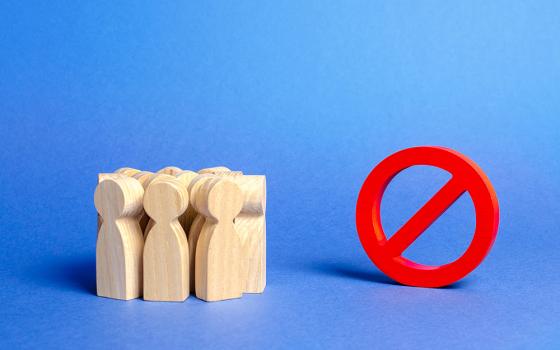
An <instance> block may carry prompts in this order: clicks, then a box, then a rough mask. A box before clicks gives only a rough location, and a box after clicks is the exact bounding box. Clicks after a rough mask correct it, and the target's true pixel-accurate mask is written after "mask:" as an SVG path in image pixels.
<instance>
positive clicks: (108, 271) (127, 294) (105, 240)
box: [94, 174, 144, 300]
mask: <svg viewBox="0 0 560 350" xmlns="http://www.w3.org/2000/svg"><path fill="white" fill-rule="evenodd" d="M102 178H103V180H102V181H101V182H100V183H99V185H97V188H96V190H95V195H94V202H95V208H96V209H97V212H98V213H99V214H100V215H101V217H102V218H103V223H102V224H101V228H100V230H99V234H98V237H97V245H96V279H97V295H99V296H103V297H108V298H115V299H123V300H129V299H134V298H138V297H140V296H141V294H142V250H143V246H144V240H143V237H142V231H141V230H140V225H139V224H138V220H137V217H138V214H139V213H140V211H141V210H142V197H143V195H144V189H143V188H142V185H141V184H140V183H139V182H138V181H137V180H136V179H133V178H131V177H128V176H126V175H115V174H113V175H111V176H107V177H102Z"/></svg>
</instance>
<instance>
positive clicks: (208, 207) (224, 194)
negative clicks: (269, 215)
mask: <svg viewBox="0 0 560 350" xmlns="http://www.w3.org/2000/svg"><path fill="white" fill-rule="evenodd" d="M197 185H198V186H201V187H200V188H199V189H198V191H196V192H195V194H194V195H195V196H196V198H195V199H194V201H191V203H192V204H193V206H194V207H195V209H196V211H197V212H199V213H201V214H202V215H204V216H206V217H207V218H208V219H211V220H213V221H224V222H227V221H233V219H234V218H235V217H236V216H237V214H239V212H240V211H241V207H242V206H243V195H242V194H241V191H240V190H239V186H237V185H236V184H235V183H234V182H232V181H229V180H227V179H224V178H219V177H208V178H206V179H203V180H201V183H200V184H198V183H197V184H195V186H197Z"/></svg>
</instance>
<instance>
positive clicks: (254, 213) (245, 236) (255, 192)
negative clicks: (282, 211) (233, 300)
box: [218, 172, 266, 293]
mask: <svg viewBox="0 0 560 350" xmlns="http://www.w3.org/2000/svg"><path fill="white" fill-rule="evenodd" d="M218 176H222V177H227V178H228V179H230V180H231V181H234V182H235V183H236V184H237V185H238V186H239V189H240V190H241V193H242V194H243V207H242V209H241V212H240V213H239V215H237V216H236V217H235V229H236V231H237V233H238V234H239V236H240V238H241V244H242V247H243V255H244V261H243V265H242V267H243V275H244V276H245V279H246V283H245V288H244V292H246V293H262V292H263V291H264V288H265V286H266V218H265V214H266V177H265V176H262V175H239V174H237V173H235V172H231V173H220V174H218Z"/></svg>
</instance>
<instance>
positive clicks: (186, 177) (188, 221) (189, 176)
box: [175, 170, 198, 237]
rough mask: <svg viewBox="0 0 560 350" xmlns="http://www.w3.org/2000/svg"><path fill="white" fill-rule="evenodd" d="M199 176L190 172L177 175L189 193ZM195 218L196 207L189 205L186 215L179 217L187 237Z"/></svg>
mask: <svg viewBox="0 0 560 350" xmlns="http://www.w3.org/2000/svg"><path fill="white" fill-rule="evenodd" d="M197 176H198V174H197V173H195V172H194V171H190V170H183V171H181V172H180V173H177V174H176V175H175V177H176V178H177V180H179V181H180V182H181V183H182V184H183V186H185V190H187V192H188V191H189V186H190V184H191V182H192V181H193V180H194V179H195V178H196V177H197ZM195 217H196V210H194V207H193V206H192V205H191V204H190V203H189V206H188V207H187V210H185V213H184V214H183V215H181V216H180V217H179V223H180V224H181V226H182V227H183V230H185V232H186V233H187V237H188V233H189V231H190V229H191V225H192V223H193V221H194V218H195Z"/></svg>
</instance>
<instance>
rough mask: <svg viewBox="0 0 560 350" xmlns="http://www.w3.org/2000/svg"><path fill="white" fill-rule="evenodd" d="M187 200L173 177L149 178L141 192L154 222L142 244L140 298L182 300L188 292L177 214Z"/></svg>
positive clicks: (184, 241)
mask: <svg viewBox="0 0 560 350" xmlns="http://www.w3.org/2000/svg"><path fill="white" fill-rule="evenodd" d="M188 203H189V195H188V192H187V189H186V188H185V187H184V186H183V184H182V183H181V182H180V181H178V180H176V179H175V178H161V179H157V180H156V181H153V182H152V183H151V184H150V185H149V186H148V188H147V189H146V193H145V195H144V209H145V210H146V213H148V215H149V216H150V217H151V218H152V219H153V220H154V222H155V224H154V226H153V227H152V228H151V229H150V231H149V232H148V234H147V236H146V243H145V245H144V299H145V300H152V301H183V300H185V299H186V298H187V297H188V296H189V246H188V242H187V236H186V234H185V231H183V228H182V227H181V225H180V224H179V221H178V217H179V216H180V215H181V214H183V212H184V211H185V210H186V208H187V205H188Z"/></svg>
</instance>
